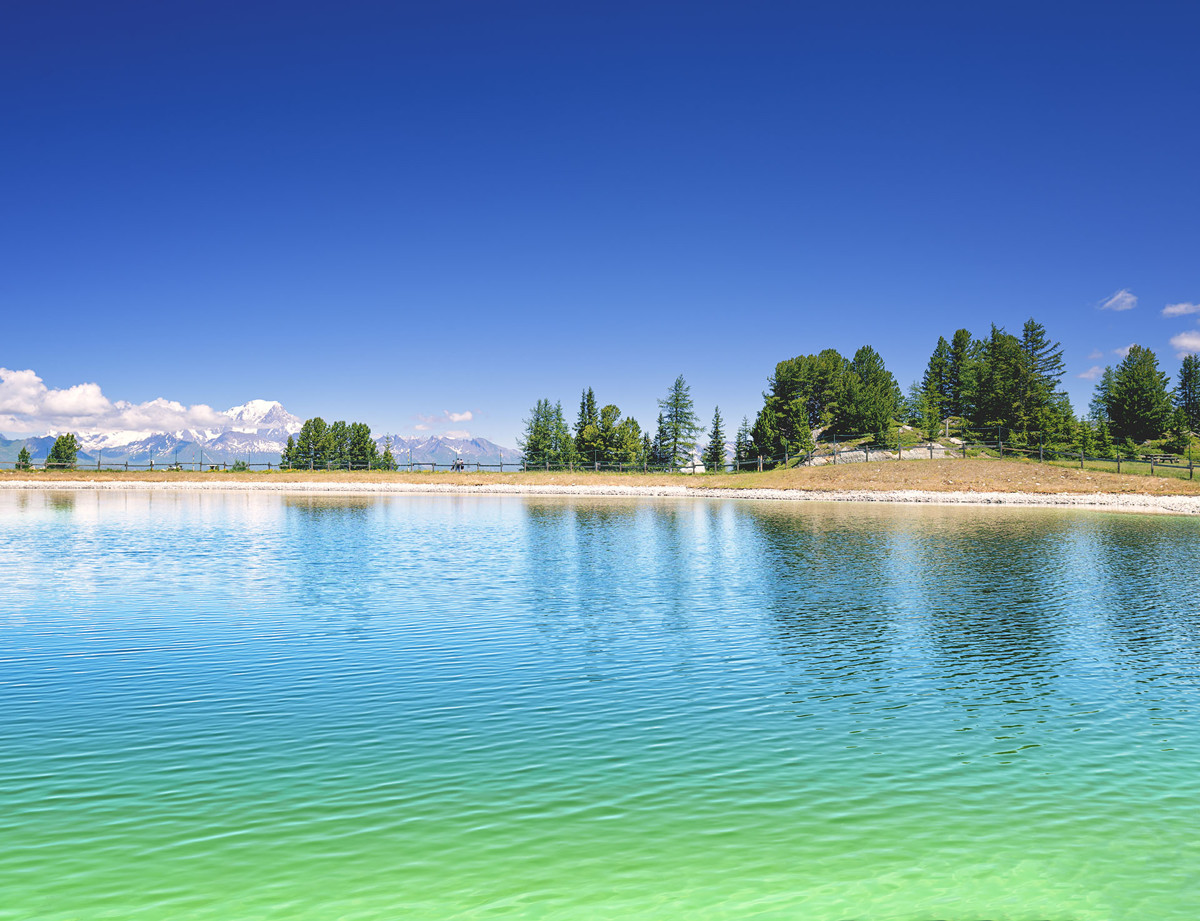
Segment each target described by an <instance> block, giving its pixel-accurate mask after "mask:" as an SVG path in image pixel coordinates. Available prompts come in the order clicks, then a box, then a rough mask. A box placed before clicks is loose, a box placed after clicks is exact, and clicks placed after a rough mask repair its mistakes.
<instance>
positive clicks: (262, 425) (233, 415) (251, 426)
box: [224, 400, 303, 435]
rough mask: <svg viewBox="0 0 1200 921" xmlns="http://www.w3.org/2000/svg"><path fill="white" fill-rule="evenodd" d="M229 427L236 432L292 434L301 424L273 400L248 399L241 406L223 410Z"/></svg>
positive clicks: (297, 418) (298, 429)
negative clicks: (228, 420) (227, 418)
mask: <svg viewBox="0 0 1200 921" xmlns="http://www.w3.org/2000/svg"><path fill="white" fill-rule="evenodd" d="M224 415H226V416H228V417H229V419H230V422H231V424H230V428H232V429H233V430H234V431H237V432H246V433H251V432H263V431H283V432H287V433H288V434H292V435H294V434H295V433H296V432H298V431H300V427H301V425H302V424H303V420H301V419H300V418H299V417H298V416H293V415H292V414H291V413H290V412H288V411H287V410H286V409H284V408H283V405H282V404H280V403H278V402H276V401H275V400H250V401H249V402H248V403H243V404H242V405H241V406H234V407H232V408H230V409H227V410H225V413H224Z"/></svg>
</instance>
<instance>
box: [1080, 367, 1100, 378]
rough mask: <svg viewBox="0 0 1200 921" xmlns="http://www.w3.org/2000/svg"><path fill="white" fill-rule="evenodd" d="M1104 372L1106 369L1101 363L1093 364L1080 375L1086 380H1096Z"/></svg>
mask: <svg viewBox="0 0 1200 921" xmlns="http://www.w3.org/2000/svg"><path fill="white" fill-rule="evenodd" d="M1103 373H1104V369H1103V368H1102V367H1100V366H1099V365H1092V366H1091V367H1090V368H1088V369H1087V370H1086V371H1084V372H1083V373H1082V374H1080V375H1079V377H1081V378H1082V379H1083V380H1085V381H1094V380H1096V379H1097V378H1098V377H1100V376H1101V375H1102V374H1103Z"/></svg>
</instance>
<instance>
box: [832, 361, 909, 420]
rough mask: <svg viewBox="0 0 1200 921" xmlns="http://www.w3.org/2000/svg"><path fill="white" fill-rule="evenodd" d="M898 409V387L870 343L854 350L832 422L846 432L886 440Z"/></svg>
mask: <svg viewBox="0 0 1200 921" xmlns="http://www.w3.org/2000/svg"><path fill="white" fill-rule="evenodd" d="M899 411H900V386H899V384H897V383H896V378H895V377H893V376H892V373H891V372H890V371H888V369H887V368H886V367H885V366H884V364H883V358H882V357H881V356H880V355H879V353H878V352H876V351H875V350H874V349H873V348H871V346H869V345H864V346H863V347H862V348H860V349H859V350H858V351H857V352H855V353H854V360H853V361H852V362H851V363H850V373H849V374H848V375H846V377H845V390H844V396H843V398H842V400H841V412H840V414H839V418H838V419H837V420H836V421H835V424H836V426H837V429H838V431H840V432H844V433H845V434H847V435H871V436H872V437H874V438H875V439H876V440H878V441H889V440H890V438H889V433H890V432H891V430H892V426H893V424H894V422H895V419H896V415H897V414H898V413H899Z"/></svg>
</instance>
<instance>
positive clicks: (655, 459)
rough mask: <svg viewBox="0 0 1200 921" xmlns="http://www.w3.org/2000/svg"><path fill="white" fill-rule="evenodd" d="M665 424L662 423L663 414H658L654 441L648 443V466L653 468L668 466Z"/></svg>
mask: <svg viewBox="0 0 1200 921" xmlns="http://www.w3.org/2000/svg"><path fill="white" fill-rule="evenodd" d="M667 441H668V435H667V424H666V422H665V421H663V414H662V413H659V414H658V423H657V425H656V427H655V430H654V440H653V441H652V442H651V443H650V465H651V466H653V467H666V466H668V465H669V461H668V459H667Z"/></svg>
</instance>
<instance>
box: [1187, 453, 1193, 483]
mask: <svg viewBox="0 0 1200 921" xmlns="http://www.w3.org/2000/svg"><path fill="white" fill-rule="evenodd" d="M1191 478H1192V459H1191V458H1190V457H1189V458H1188V479H1189V480H1190V479H1191Z"/></svg>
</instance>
